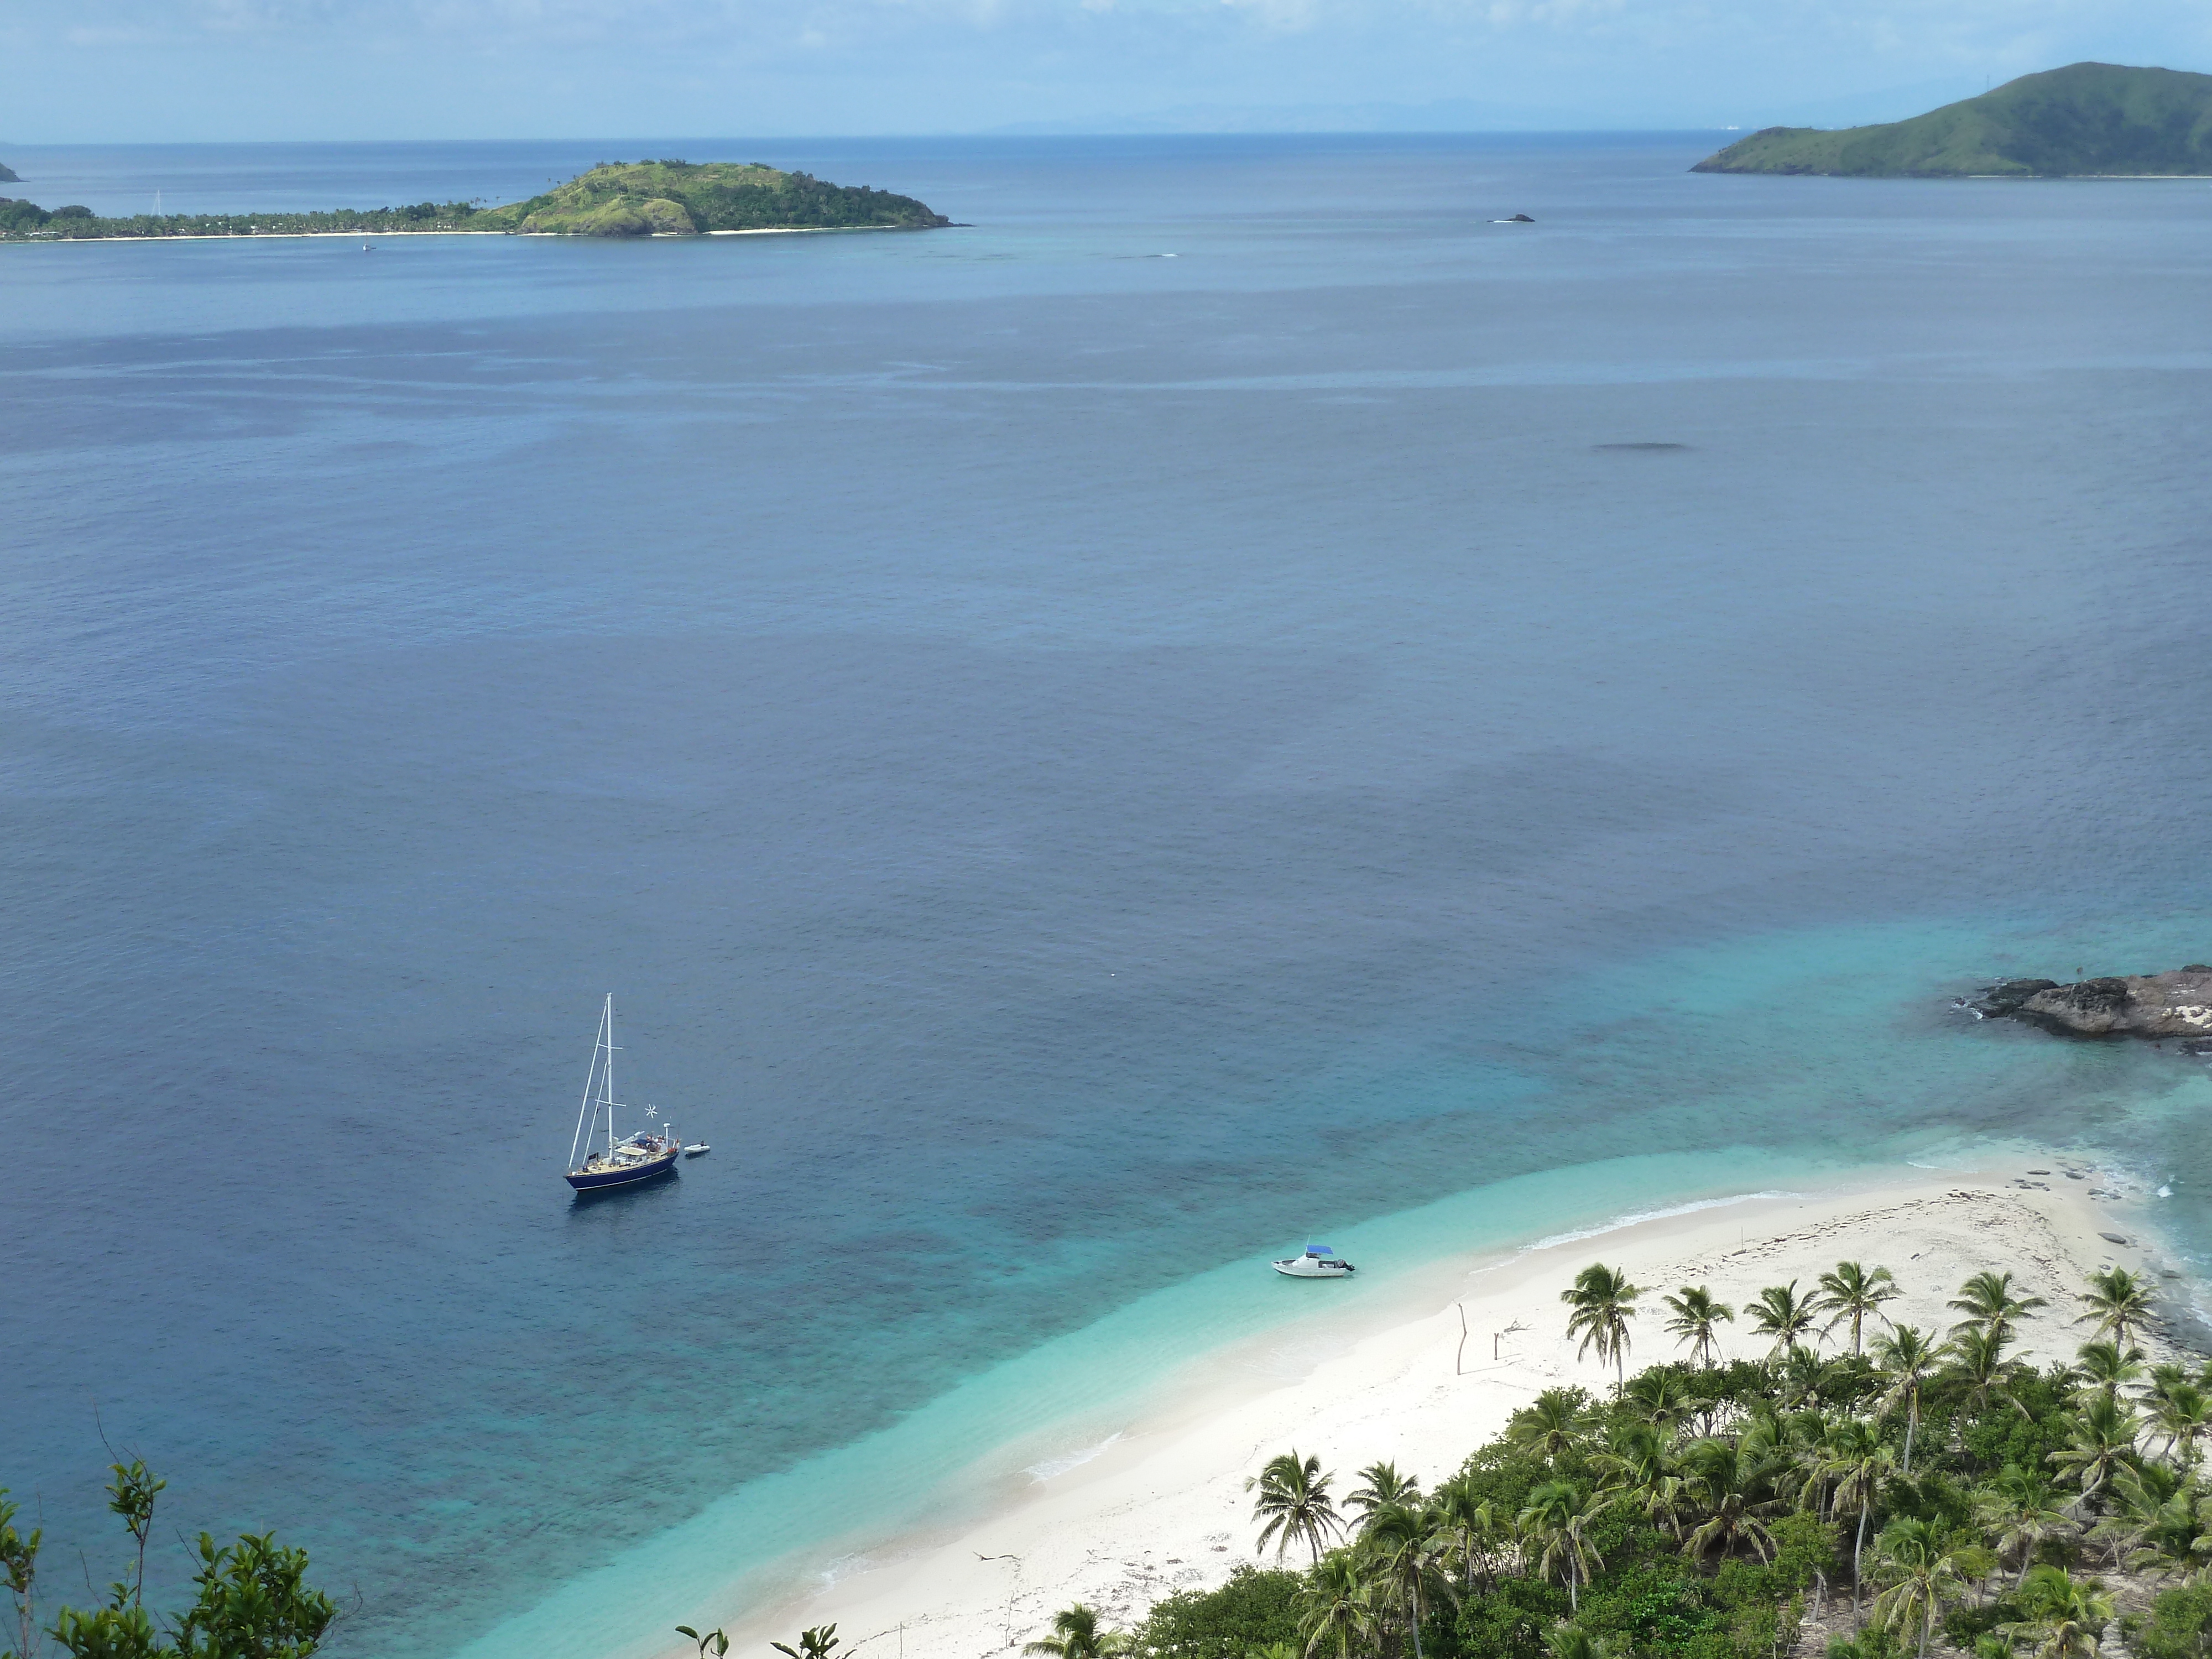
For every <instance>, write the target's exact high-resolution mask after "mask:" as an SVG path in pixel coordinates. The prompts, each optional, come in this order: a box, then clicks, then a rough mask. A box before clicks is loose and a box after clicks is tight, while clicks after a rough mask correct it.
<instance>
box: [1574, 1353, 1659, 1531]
mask: <svg viewBox="0 0 2212 1659" xmlns="http://www.w3.org/2000/svg"><path fill="white" fill-rule="evenodd" d="M1644 1375H1645V1376H1650V1372H1648V1371H1647V1372H1645V1373H1644ZM1637 1380H1638V1382H1641V1381H1642V1380H1643V1378H1642V1377H1639V1378H1638V1379H1637ZM1590 1466H1591V1467H1592V1468H1595V1469H1596V1470H1597V1472H1598V1474H1599V1477H1600V1478H1599V1481H1598V1490H1599V1491H1600V1492H1604V1493H1607V1494H1608V1495H1612V1496H1618V1497H1620V1498H1624V1499H1626V1501H1627V1502H1629V1503H1631V1504H1634V1505H1635V1506H1636V1507H1637V1508H1638V1509H1639V1510H1642V1511H1643V1512H1644V1515H1645V1516H1646V1517H1648V1518H1649V1519H1650V1521H1651V1522H1652V1523H1653V1524H1654V1525H1655V1526H1657V1527H1659V1528H1662V1529H1663V1530H1665V1531H1667V1532H1668V1533H1671V1534H1674V1536H1676V1537H1678V1538H1679V1537H1680V1536H1681V1524H1680V1516H1679V1515H1678V1513H1677V1505H1676V1502H1675V1500H1676V1498H1677V1497H1678V1495H1679V1494H1680V1492H1681V1489H1682V1477H1681V1474H1680V1463H1679V1462H1678V1461H1677V1459H1676V1458H1675V1456H1674V1437H1673V1436H1672V1435H1670V1434H1669V1433H1668V1431H1666V1430H1665V1429H1662V1428H1660V1427H1658V1426H1656V1425H1653V1424H1650V1423H1626V1424H1615V1425H1613V1431H1612V1432H1611V1433H1610V1434H1609V1435H1608V1436H1607V1439H1606V1445H1605V1449H1604V1450H1602V1451H1601V1452H1598V1453H1596V1454H1595V1455H1593V1456H1592V1457H1591V1458H1590Z"/></svg>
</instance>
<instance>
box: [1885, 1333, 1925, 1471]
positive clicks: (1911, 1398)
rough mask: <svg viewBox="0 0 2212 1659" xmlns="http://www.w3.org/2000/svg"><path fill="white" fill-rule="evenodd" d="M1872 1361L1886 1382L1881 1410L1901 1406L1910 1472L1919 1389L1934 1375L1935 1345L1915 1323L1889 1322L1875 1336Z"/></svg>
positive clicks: (1907, 1465)
mask: <svg viewBox="0 0 2212 1659" xmlns="http://www.w3.org/2000/svg"><path fill="white" fill-rule="evenodd" d="M1874 1363H1875V1364H1877V1365H1879V1366H1881V1374H1882V1376H1883V1378H1884V1379H1885V1380H1886V1381H1887V1383H1888V1385H1889V1386H1888V1389H1887V1391H1886V1392H1884V1394H1883V1395H1882V1397H1881V1408H1882V1410H1884V1411H1886V1412H1893V1411H1895V1410H1897V1409H1898V1407H1900V1406H1901V1407H1904V1408H1905V1460H1904V1472H1905V1474H1911V1473H1912V1437H1913V1435H1914V1434H1916V1433H1917V1431H1919V1428H1920V1395H1921V1390H1922V1389H1925V1388H1926V1387H1927V1386H1928V1381H1929V1378H1930V1377H1931V1376H1934V1375H1935V1372H1936V1349H1935V1347H1934V1346H1933V1345H1932V1344H1931V1343H1929V1340H1928V1338H1927V1336H1926V1334H1924V1333H1923V1331H1922V1330H1921V1329H1920V1328H1919V1327H1918V1326H1917V1325H1893V1326H1891V1327H1890V1329H1889V1334H1887V1336H1878V1337H1876V1338H1875V1342H1874Z"/></svg>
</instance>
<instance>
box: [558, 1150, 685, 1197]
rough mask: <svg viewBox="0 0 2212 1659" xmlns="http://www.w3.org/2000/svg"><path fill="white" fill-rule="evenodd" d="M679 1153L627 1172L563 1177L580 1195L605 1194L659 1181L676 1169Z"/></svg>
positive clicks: (591, 1173)
mask: <svg viewBox="0 0 2212 1659" xmlns="http://www.w3.org/2000/svg"><path fill="white" fill-rule="evenodd" d="M681 1155H682V1154H681V1152H678V1151H671V1152H665V1153H663V1154H662V1155H661V1156H660V1157H659V1158H653V1159H650V1160H648V1161H647V1162H646V1163H643V1164H631V1165H630V1166H629V1168H628V1169H625V1170H586V1171H581V1172H573V1173H571V1174H569V1175H567V1176H563V1177H562V1179H563V1180H565V1181H567V1182H568V1184H569V1185H570V1186H571V1187H574V1188H575V1189H576V1190H577V1191H578V1192H580V1193H596V1192H604V1191H605V1189H606V1188H610V1187H635V1186H636V1185H637V1183H638V1182H641V1181H658V1180H659V1178H660V1177H661V1176H665V1175H666V1174H667V1173H668V1172H669V1171H670V1170H672V1169H674V1168H675V1167H676V1160H677V1158H678V1157H680V1156H681Z"/></svg>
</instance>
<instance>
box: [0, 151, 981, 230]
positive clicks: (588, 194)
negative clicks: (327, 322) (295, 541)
mask: <svg viewBox="0 0 2212 1659" xmlns="http://www.w3.org/2000/svg"><path fill="white" fill-rule="evenodd" d="M0 171H4V170H3V169H0ZM8 176H9V178H13V177H14V175H13V174H12V173H11V174H9V175H8ZM950 223H951V220H949V219H947V218H946V217H945V216H944V215H943V214H941V213H933V212H932V211H930V210H929V209H928V208H927V207H926V206H925V205H923V204H921V203H920V202H917V201H915V199H914V197H911V196H895V195H893V194H891V193H890V191H883V190H872V189H869V188H868V187H866V185H833V184H829V183H828V182H826V181H825V180H823V179H817V178H815V177H813V176H812V175H811V174H810V173H784V172H781V171H779V170H778V169H776V168H775V167H769V166H768V165H766V164H765V163H763V162H758V161H754V162H736V161H602V162H601V163H600V164H599V166H597V167H593V168H592V170H591V171H590V172H588V173H579V174H578V175H577V176H576V177H575V178H574V179H570V180H568V183H567V184H565V185H559V186H557V187H556V188H555V189H553V190H550V191H546V192H545V194H544V195H542V196H533V197H531V198H530V199H529V200H528V201H526V202H511V203H509V204H507V205H506V206H504V207H490V208H479V207H477V206H476V205H475V204H471V203H468V202H422V203H418V204H416V205H415V206H413V207H398V208H373V209H369V210H357V209H353V208H336V209H333V210H331V211H329V212H327V213H217V214H190V213H172V214H164V215H160V216H155V215H153V214H138V215H135V216H131V217H130V218H123V219H104V218H101V217H100V216H98V215H96V214H94V212H93V211H92V210H91V209H90V208H87V207H79V206H71V207H58V208H55V209H53V210H51V211H49V210H46V209H45V208H42V207H40V206H38V205H37V204H35V203H32V202H25V201H15V200H10V199H9V198H8V197H0V240H9V241H62V240H66V241H81V240H90V239H97V238H102V237H149V236H348V235H367V234H393V233H397V232H407V231H416V232H425V231H429V232H435V231H443V232H449V233H450V232H453V231H478V232H486V233H493V234H497V233H501V232H505V233H507V234H520V235H525V236H650V235H663V236H670V235H673V236H698V235H713V234H718V233H719V234H729V233H733V232H738V231H762V230H927V229H933V228H936V227H937V226H939V225H946V224H950Z"/></svg>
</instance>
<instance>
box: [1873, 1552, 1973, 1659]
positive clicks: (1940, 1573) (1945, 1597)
mask: <svg viewBox="0 0 2212 1659" xmlns="http://www.w3.org/2000/svg"><path fill="white" fill-rule="evenodd" d="M1875 1553H1876V1554H1877V1555H1878V1556H1879V1557H1880V1558H1881V1567H1880V1573H1881V1582H1882V1584H1883V1586H1884V1588H1883V1589H1882V1592H1881V1595H1877V1596H1875V1599H1874V1609H1873V1611H1874V1620H1875V1624H1876V1625H1878V1626H1881V1628H1882V1629H1884V1630H1899V1631H1902V1632H1905V1634H1906V1635H1907V1636H1910V1635H1911V1633H1912V1632H1913V1631H1914V1630H1916V1629H1917V1630H1918V1632H1919V1633H1920V1646H1919V1652H1920V1659H1928V1643H1929V1638H1931V1637H1932V1636H1933V1635H1934V1634H1935V1632H1936V1620H1937V1619H1939V1618H1940V1617H1942V1612H1943V1606H1944V1604H1945V1603H1946V1602H1947V1601H1951V1600H1952V1599H1954V1596H1955V1595H1956V1594H1957V1591H1958V1589H1959V1583H1960V1571H1959V1561H1958V1558H1957V1557H1956V1556H1955V1555H1954V1553H1952V1552H1951V1549H1950V1548H1949V1546H1948V1541H1947V1540H1946V1539H1945V1538H1944V1537H1943V1536H1942V1534H1940V1533H1938V1532H1937V1531H1936V1528H1934V1527H1932V1526H1930V1525H1929V1523H1928V1522H1925V1521H1918V1520H1914V1519H1912V1518H1911V1517H1910V1516H1907V1517H1905V1518H1901V1519H1899V1520H1896V1521H1893V1522H1890V1523H1889V1524H1888V1525H1887V1526H1886V1527H1884V1528H1882V1529H1881V1538H1880V1540H1879V1541H1877V1542H1876V1544H1875Z"/></svg>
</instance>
